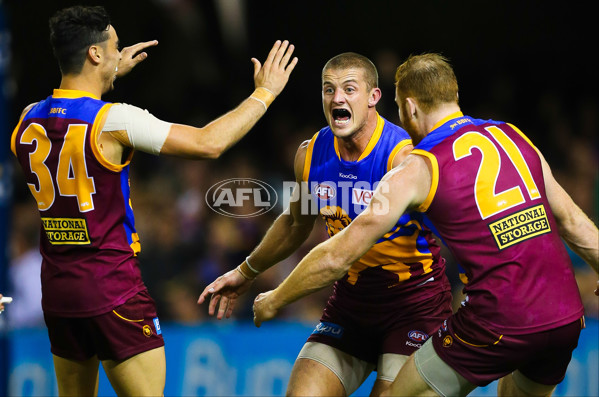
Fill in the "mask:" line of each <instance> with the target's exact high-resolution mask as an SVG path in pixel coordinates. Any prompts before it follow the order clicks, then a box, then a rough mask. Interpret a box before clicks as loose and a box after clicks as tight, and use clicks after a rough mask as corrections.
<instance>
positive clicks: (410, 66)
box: [395, 53, 458, 112]
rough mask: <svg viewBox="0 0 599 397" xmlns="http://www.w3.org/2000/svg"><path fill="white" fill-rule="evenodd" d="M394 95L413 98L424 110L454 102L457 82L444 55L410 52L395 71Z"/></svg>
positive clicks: (456, 95)
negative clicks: (395, 92) (414, 53)
mask: <svg viewBox="0 0 599 397" xmlns="http://www.w3.org/2000/svg"><path fill="white" fill-rule="evenodd" d="M395 88H396V90H397V96H398V98H408V97H410V98H414V99H416V100H417V101H418V104H419V105H420V106H421V107H422V110H423V111H425V112H430V111H431V110H434V109H435V108H437V107H438V106H439V105H442V104H444V103H448V102H455V103H457V102H458V81H457V79H456V77H455V74H454V72H453V68H452V67H451V65H450V64H449V61H448V60H447V58H445V57H444V56H442V55H440V54H435V53H430V54H422V55H410V56H409V57H408V59H407V60H406V61H405V62H404V63H402V64H401V65H400V66H399V67H398V68H397V71H396V72H395Z"/></svg>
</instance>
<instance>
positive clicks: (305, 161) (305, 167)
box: [302, 132, 318, 182]
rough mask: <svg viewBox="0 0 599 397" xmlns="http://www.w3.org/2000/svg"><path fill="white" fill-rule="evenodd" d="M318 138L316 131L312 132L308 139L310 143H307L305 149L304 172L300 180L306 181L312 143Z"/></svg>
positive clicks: (312, 149) (308, 173) (312, 148)
mask: <svg viewBox="0 0 599 397" xmlns="http://www.w3.org/2000/svg"><path fill="white" fill-rule="evenodd" d="M317 138H318V132H317V133H316V134H314V136H313V137H312V139H310V143H309V144H308V148H307V149H306V158H305V159H304V172H303V173H302V181H303V182H308V178H309V177H310V166H311V164H312V153H313V152H314V143H315V142H316V139H317Z"/></svg>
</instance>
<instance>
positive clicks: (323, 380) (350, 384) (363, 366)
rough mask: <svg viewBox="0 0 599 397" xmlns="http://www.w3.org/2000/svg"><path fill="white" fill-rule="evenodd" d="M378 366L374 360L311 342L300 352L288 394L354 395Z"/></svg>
mask: <svg viewBox="0 0 599 397" xmlns="http://www.w3.org/2000/svg"><path fill="white" fill-rule="evenodd" d="M374 367H375V366H374V364H371V363H368V362H366V361H363V360H360V359H358V358H356V357H354V356H352V355H350V354H348V353H345V352H343V351H341V350H339V349H336V348H334V347H331V346H328V345H325V344H322V343H317V342H307V343H306V344H305V345H304V347H303V348H302V350H301V351H300V353H299V354H298V357H297V360H296V363H295V365H294V368H293V371H292V374H291V379H290V381H289V387H288V390H287V394H288V395H311V396H314V395H321V396H326V395H329V396H331V395H350V394H352V393H353V392H354V391H356V390H357V389H358V387H360V385H361V384H362V383H363V382H364V381H365V380H366V378H367V377H368V375H369V374H370V373H371V372H372V371H373V370H374ZM341 391H343V393H340V392H341Z"/></svg>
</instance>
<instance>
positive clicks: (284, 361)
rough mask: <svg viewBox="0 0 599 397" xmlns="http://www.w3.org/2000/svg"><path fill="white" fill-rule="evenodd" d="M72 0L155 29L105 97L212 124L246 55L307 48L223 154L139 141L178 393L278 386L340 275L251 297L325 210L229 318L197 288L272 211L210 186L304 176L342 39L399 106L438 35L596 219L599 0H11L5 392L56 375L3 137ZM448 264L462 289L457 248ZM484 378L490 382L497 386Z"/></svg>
mask: <svg viewBox="0 0 599 397" xmlns="http://www.w3.org/2000/svg"><path fill="white" fill-rule="evenodd" d="M78 3H79V4H103V5H105V7H106V8H107V9H108V11H109V13H110V14H111V17H112V21H113V25H114V26H115V28H116V30H117V32H118V34H119V38H120V40H121V43H122V44H123V45H125V46H126V45H131V44H133V43H136V42H139V41H146V40H151V39H158V40H159V42H160V44H159V45H158V47H156V48H152V49H150V50H149V51H148V53H149V58H148V60H146V61H145V62H144V63H142V64H141V65H140V66H139V67H137V68H136V69H135V70H134V71H133V72H132V73H131V74H130V75H129V76H127V77H125V78H123V79H122V80H118V81H117V83H116V85H115V90H114V91H113V92H111V93H109V94H107V95H106V96H105V99H106V100H109V101H115V102H117V101H118V102H126V103H131V104H134V105H137V106H140V107H142V108H147V109H148V110H149V111H151V112H152V113H153V114H155V115H156V116H157V117H159V118H162V119H164V120H168V121H174V122H183V123H190V124H195V125H203V124H205V123H207V122H209V121H210V120H212V119H214V118H215V117H216V116H218V115H220V114H222V113H224V112H226V111H227V110H229V109H231V108H232V107H234V106H236V105H237V104H238V103H239V102H240V101H242V100H243V99H244V98H245V97H247V95H249V93H250V92H251V91H252V89H253V83H252V65H251V62H250V60H249V59H250V57H257V58H259V59H261V60H263V59H264V57H265V56H266V54H267V52H268V50H269V48H270V47H271V45H272V43H273V41H274V40H276V39H289V40H290V41H291V42H292V43H294V44H295V45H296V53H295V55H297V56H298V57H299V59H300V61H299V64H298V66H297V67H296V70H295V71H294V72H293V74H292V76H291V79H290V82H289V84H288V86H287V88H286V89H285V91H284V92H283V94H282V95H281V96H280V97H279V98H278V99H277V100H276V102H275V103H274V104H273V105H272V107H271V108H270V109H269V111H268V113H267V115H266V116H265V118H264V119H262V120H261V121H260V122H259V123H258V124H257V126H256V127H255V128H254V130H253V131H252V132H251V133H250V134H249V135H248V136H247V137H246V138H244V139H243V140H242V141H241V142H240V143H239V144H238V145H237V146H235V147H234V148H232V149H231V150H230V151H229V152H227V153H226V154H224V155H223V156H222V157H221V158H220V159H218V160H216V161H209V162H208V161H207V162H190V161H185V160H178V159H172V158H166V157H164V158H157V157H153V156H150V155H146V154H144V153H137V154H136V155H135V156H134V159H133V163H132V167H131V170H132V175H131V184H132V197H133V206H134V210H135V214H136V220H137V228H138V231H139V233H140V236H141V239H142V254H141V261H142V267H143V268H142V273H143V276H144V280H145V282H146V284H147V285H148V288H149V289H150V292H151V294H152V295H153V296H154V298H155V299H156V300H157V303H158V305H159V315H160V319H161V322H162V324H163V329H164V334H165V339H166V341H167V355H168V356H167V360H168V361H167V362H168V366H169V367H168V374H167V378H168V381H167V389H166V394H167V395H182V394H184V395H232V394H244V395H265V394H281V393H283V392H284V389H285V385H286V379H287V377H288V374H289V370H290V368H291V365H292V363H293V359H294V358H295V354H296V353H297V351H299V348H300V347H301V345H302V343H303V342H304V340H305V338H306V337H307V335H308V334H309V332H310V330H311V329H312V327H313V325H314V324H315V323H316V322H317V320H318V318H319V315H320V313H321V310H322V307H323V305H324V301H325V299H326V297H327V296H328V294H329V292H330V289H325V290H323V291H322V292H320V293H318V294H315V295H313V296H311V297H309V298H307V299H304V300H301V301H300V302H297V303H295V304H293V305H291V306H289V307H288V308H287V309H286V310H284V312H283V313H282V314H281V316H280V318H279V320H278V321H277V322H275V323H273V324H268V325H267V326H265V327H263V328H261V329H260V330H257V329H255V328H253V326H252V325H251V301H252V300H253V297H254V296H255V295H256V294H257V293H258V292H260V291H264V290H268V289H271V288H273V287H274V286H276V285H277V284H278V283H279V282H280V281H281V280H282V278H284V277H285V275H286V274H288V272H289V271H290V270H291V269H292V268H293V266H294V265H295V264H296V263H297V261H298V260H299V259H300V258H301V256H302V255H303V254H304V253H306V252H307V250H308V249H309V248H310V247H311V246H313V245H314V244H316V243H317V242H318V241H320V240H321V239H323V238H324V236H325V232H324V228H323V227H322V224H317V227H316V228H315V231H314V233H313V234H312V236H311V238H310V241H309V242H308V243H307V244H305V245H304V247H303V248H302V249H301V250H300V253H299V254H297V255H294V256H293V257H292V258H290V259H289V260H287V261H285V262H283V263H282V264H281V265H279V266H278V267H277V268H275V269H271V270H269V271H268V272H266V273H265V274H264V275H263V276H261V277H260V279H259V280H258V281H257V282H256V283H255V285H254V286H253V289H252V291H251V292H250V293H248V294H247V295H246V298H245V299H244V300H242V301H241V302H240V307H238V310H237V315H236V316H235V320H234V321H228V322H217V321H215V320H213V319H210V318H208V316H207V315H206V307H197V305H196V304H195V301H196V299H197V296H198V295H199V293H200V292H201V290H202V289H203V287H204V286H205V285H206V284H207V283H208V282H210V281H211V280H213V279H214V278H215V277H216V276H218V275H219V274H221V273H222V272H224V271H226V270H229V269H231V268H233V267H234V266H236V265H237V264H238V263H239V262H240V261H241V260H243V258H245V256H246V255H247V253H248V252H249V250H251V249H252V248H253V247H254V246H255V244H256V243H257V242H258V241H259V239H260V238H261V236H262V235H263V233H264V231H265V230H266V228H267V227H268V226H269V225H270V223H271V222H272V221H273V219H274V217H275V216H276V212H277V211H271V212H269V213H268V214H266V215H263V216H260V217H256V218H249V219H243V220H239V219H231V218H226V217H224V216H221V215H217V214H215V213H213V212H211V211H210V210H209V209H208V208H207V207H206V205H205V203H204V194H205V192H206V190H207V189H208V188H209V187H210V186H211V185H213V184H214V183H216V182H218V181H222V180H224V179H227V178H232V177H238V178H256V179H259V180H262V181H266V182H268V183H270V184H271V185H272V186H275V187H277V188H279V187H280V186H281V185H282V181H289V180H291V179H292V176H293V169H292V166H293V156H294V153H295V150H296V149H297V146H298V145H299V144H300V143H301V142H302V141H303V140H305V139H308V138H310V137H311V136H312V135H313V134H314V132H316V131H317V130H318V129H319V128H321V127H322V126H323V125H324V124H325V119H324V117H323V114H322V105H321V98H320V71H321V68H322V66H323V65H324V63H325V62H326V61H327V60H328V59H329V58H330V57H332V56H334V55H336V54H339V53H341V52H345V51H355V52H359V53H362V54H364V55H366V56H368V57H369V58H370V59H372V60H373V61H374V63H375V64H376V66H377V67H378V69H379V74H380V86H381V88H382V90H383V98H382V101H381V102H380V105H379V106H378V110H379V112H380V113H381V115H383V116H384V117H386V118H388V119H389V120H391V121H394V122H397V119H398V117H397V111H396V107H395V104H394V103H393V95H394V94H393V75H394V70H395V68H396V67H397V65H399V63H401V61H402V60H404V59H405V58H406V57H407V56H408V55H409V54H411V53H414V54H416V53H421V52H428V51H436V52H441V53H443V54H444V55H445V56H447V57H449V58H450V60H451V61H452V64H453V65H454V68H455V71H456V74H457V77H458V81H459V83H460V103H461V106H462V109H463V110H464V113H466V114H469V115H473V116H475V117H480V118H493V119H497V120H506V121H510V122H513V123H515V124H516V125H517V126H518V127H519V128H520V129H522V130H523V131H524V132H525V133H526V134H528V136H529V137H530V138H531V139H532V141H533V142H534V143H535V144H536V145H537V146H538V147H539V148H540V149H541V151H542V152H543V153H544V154H545V156H546V158H547V159H548V161H549V163H550V164H551V166H552V167H553V170H554V173H555V175H556V178H557V179H558V180H559V181H560V183H562V185H563V186H564V187H565V188H566V190H567V191H568V192H569V193H570V194H571V195H572V196H573V198H574V199H575V201H576V202H577V203H578V204H579V205H580V206H581V207H582V208H583V209H584V211H585V212H586V213H587V214H589V216H590V217H591V218H592V219H593V220H594V221H595V223H597V220H598V203H597V189H598V167H597V165H598V150H597V149H598V145H597V137H598V134H597V132H598V130H599V128H598V127H599V117H598V112H599V106H598V105H599V103H598V96H597V92H598V91H597V89H598V88H599V87H598V84H597V82H598V79H597V65H598V62H597V61H598V59H597V58H598V54H599V51H598V50H599V48H598V40H597V37H598V33H599V32H598V30H599V29H598V25H597V23H596V15H597V3H596V2H590V1H589V2H587V1H582V2H570V3H569V4H568V5H567V6H566V5H565V4H564V3H556V4H548V3H546V2H541V1H530V2H518V1H502V2H488V3H483V2H479V1H462V2H449V1H421V2H410V3H407V2H401V1H373V0H370V1H349V0H346V1H341V0H336V1H333V0H323V1H302V2H283V1H278V2H277V1H257V0H254V1H251V0H246V1H244V0H220V1H219V0H197V1H192V0H152V1H149V0H148V1H122V0H121V1H114V0H110V1H99V0H98V1H95V2H90V1H79V2H76V1H53V2H48V1H41V0H39V1H29V0H12V1H6V0H4V1H2V0H0V7H2V8H0V85H1V86H2V90H0V94H1V95H0V137H2V141H3V142H4V144H2V145H0V222H1V223H0V292H3V293H4V294H5V295H11V296H13V297H15V302H14V303H13V304H12V306H10V307H9V310H7V312H5V314H3V315H2V316H0V335H1V337H0V360H1V361H0V395H3V394H6V393H10V394H18V395H35V394H37V395H48V394H52V393H55V382H54V380H53V374H52V366H51V357H50V353H49V349H48V346H47V336H46V334H45V330H44V327H43V320H42V319H41V315H40V309H39V296H38V295H39V254H37V252H36V245H37V238H38V237H37V236H38V222H39V220H38V215H37V213H36V211H35V205H34V203H33V201H32V199H31V197H30V194H29V192H28V190H27V188H26V186H25V184H24V183H23V179H22V178H21V175H20V174H19V170H17V169H16V168H14V167H15V165H16V162H14V161H13V158H12V155H10V153H9V145H8V141H9V136H10V132H11V131H12V128H13V127H14V125H15V123H16V121H17V119H18V115H19V113H20V111H21V109H22V108H23V107H25V106H26V105H27V104H29V103H30V102H32V101H37V100H39V99H42V98H44V97H46V96H47V95H49V94H50V93H51V90H52V89H53V88H55V87H57V86H58V84H59V82H60V74H59V71H58V68H57V66H56V62H55V60H54V58H53V56H52V54H51V50H50V46H49V44H48V29H47V20H48V18H49V16H50V15H51V14H52V13H53V12H54V11H55V10H57V9H58V8H61V7H63V6H67V5H72V4H78ZM550 3H554V2H550ZM281 209H282V208H278V211H280V210H281ZM445 254H446V255H447V256H449V254H448V253H447V252H445ZM573 259H574V262H575V267H576V271H577V276H578V279H579V285H580V287H581V293H582V295H583V298H584V300H585V305H586V308H587V317H588V318H589V325H590V326H589V327H588V329H587V330H586V331H585V332H584V333H583V336H584V339H583V340H582V341H581V345H580V346H579V348H578V349H577V351H576V354H575V358H574V360H573V362H572V364H571V366H570V370H569V372H568V376H567V378H566V381H565V382H564V385H562V386H560V388H559V389H558V391H557V393H556V394H557V395H597V394H599V384H598V381H597V378H596V374H597V372H598V370H597V368H598V361H599V358H598V356H599V352H598V347H597V339H599V338H598V337H597V336H598V332H599V331H598V329H597V320H596V319H597V318H598V317H599V309H598V300H597V298H596V297H594V296H593V294H592V290H593V288H594V286H595V283H596V276H595V275H594V273H592V272H591V271H590V270H589V269H588V266H586V265H585V264H584V263H581V261H580V260H579V259H578V258H577V257H575V256H573ZM548 265H550V264H548ZM448 273H449V275H450V278H451V280H452V283H453V285H454V289H455V295H456V299H455V300H456V302H459V298H460V286H459V281H458V280H457V275H456V271H455V265H454V264H453V262H452V261H451V257H450V256H449V267H448ZM106 393H111V390H110V388H109V387H108V386H107V385H106V382H105V379H104V378H103V381H102V385H101V388H100V394H106ZM361 393H367V391H366V389H365V388H362V389H360V390H359V391H358V392H357V393H356V394H361ZM478 393H479V394H480V395H485V394H486V395H492V394H493V393H494V389H493V387H492V386H491V387H489V388H487V389H483V390H481V391H479V392H478Z"/></svg>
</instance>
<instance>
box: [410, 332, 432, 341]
mask: <svg viewBox="0 0 599 397" xmlns="http://www.w3.org/2000/svg"><path fill="white" fill-rule="evenodd" d="M408 337H409V338H410V339H412V340H413V341H414V342H424V341H426V340H427V339H428V335H427V334H425V333H424V332H422V331H416V330H414V331H410V332H409V333H408Z"/></svg>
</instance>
